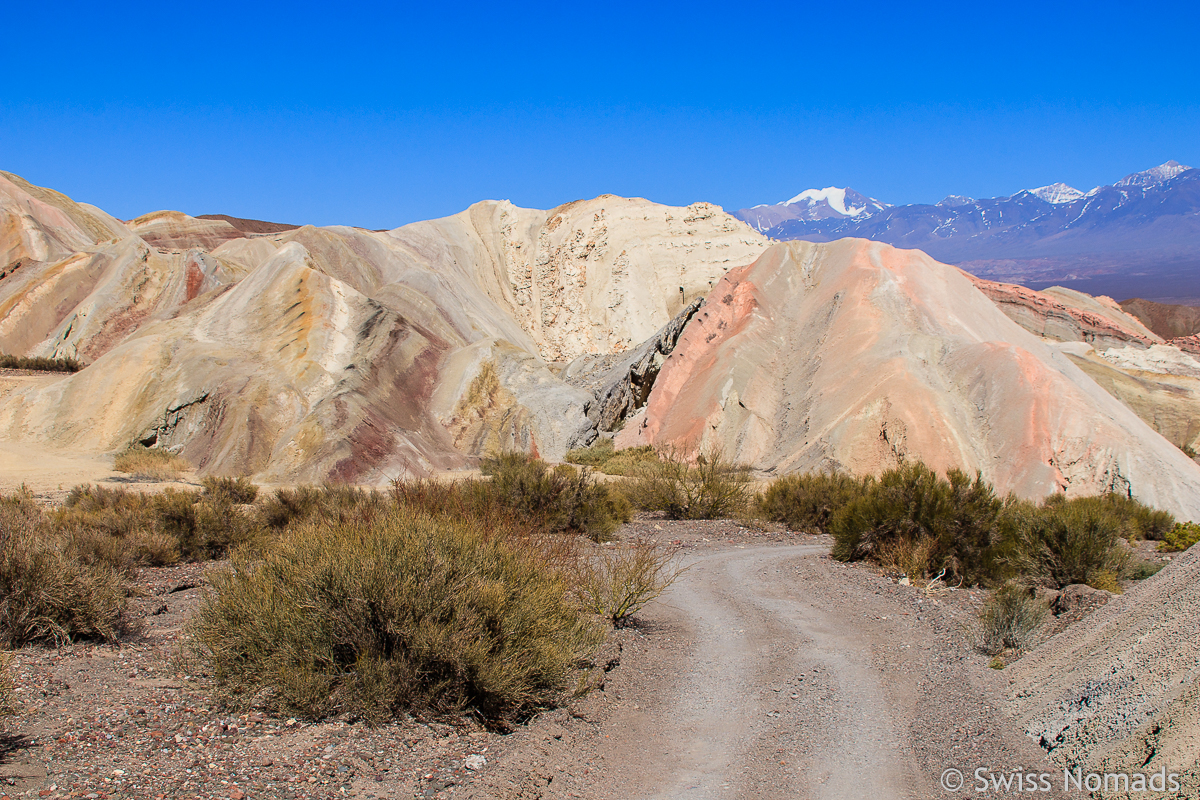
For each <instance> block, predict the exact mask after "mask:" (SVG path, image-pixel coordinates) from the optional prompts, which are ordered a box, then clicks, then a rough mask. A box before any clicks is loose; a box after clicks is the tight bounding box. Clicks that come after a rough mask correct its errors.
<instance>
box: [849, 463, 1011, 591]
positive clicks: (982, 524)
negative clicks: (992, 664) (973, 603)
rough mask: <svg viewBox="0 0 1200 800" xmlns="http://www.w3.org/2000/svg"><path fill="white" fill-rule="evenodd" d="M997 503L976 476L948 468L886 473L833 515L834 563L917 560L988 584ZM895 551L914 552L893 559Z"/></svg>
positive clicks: (911, 466) (916, 466)
mask: <svg viewBox="0 0 1200 800" xmlns="http://www.w3.org/2000/svg"><path fill="white" fill-rule="evenodd" d="M1004 505H1005V504H1004V502H1003V501H1002V500H1000V499H999V498H997V497H996V495H995V492H994V491H993V490H992V487H991V485H990V484H988V483H985V482H984V480H983V478H982V476H981V475H980V474H979V473H976V475H975V478H974V480H972V479H971V478H970V477H969V476H968V475H967V474H966V473H964V472H962V471H960V470H957V469H952V470H950V471H949V472H947V474H946V478H941V477H940V476H939V475H938V474H937V473H935V472H934V471H933V470H931V469H929V467H927V466H925V465H924V464H922V463H920V462H913V463H908V464H903V465H901V466H899V467H897V468H895V469H891V470H888V471H887V472H885V473H883V475H881V476H880V477H879V479H878V480H877V481H874V482H872V483H870V484H868V485H867V487H866V491H865V492H864V493H863V495H862V496H861V497H860V498H858V499H857V500H853V501H851V502H850V503H849V504H848V505H846V506H843V507H842V508H841V509H840V510H839V511H837V512H836V513H835V514H834V516H833V518H832V520H831V521H830V524H829V527H830V530H831V532H832V533H833V535H834V537H835V543H834V547H833V557H834V558H836V559H838V560H840V561H856V560H859V559H870V560H872V561H876V562H877V563H878V562H879V561H880V559H881V558H882V557H884V554H885V553H886V554H887V557H888V558H891V559H896V558H903V559H906V560H907V561H909V562H911V563H917V562H920V561H924V562H925V563H927V564H928V571H930V572H932V571H934V570H942V569H945V570H946V572H947V574H948V576H956V577H959V578H962V579H964V580H974V581H985V582H990V581H992V580H994V564H993V554H994V551H993V546H994V545H995V543H996V542H997V540H998V539H999V536H1000V517H1001V513H1002V512H1003V510H1004ZM901 548H907V549H909V550H914V551H916V552H913V553H910V554H908V555H904V556H899V555H898V552H899V550H900V549H901Z"/></svg>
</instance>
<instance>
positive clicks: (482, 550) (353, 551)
mask: <svg viewBox="0 0 1200 800" xmlns="http://www.w3.org/2000/svg"><path fill="white" fill-rule="evenodd" d="M528 541H529V540H522V539H519V538H517V537H512V536H505V535H504V534H503V532H496V531H489V530H487V529H486V528H485V527H484V526H481V525H478V524H477V523H475V522H474V521H472V520H470V519H450V518H448V517H445V516H440V517H435V516H430V515H428V514H426V513H424V512H422V511H420V510H419V509H414V508H412V507H409V506H405V505H400V504H396V505H392V506H391V507H390V508H388V509H386V510H384V511H382V512H381V513H378V514H375V515H373V516H369V517H364V518H362V519H359V520H355V521H350V522H345V523H337V524H334V523H330V522H327V521H320V520H318V521H312V522H309V523H305V524H302V525H300V526H299V527H298V528H295V529H293V530H291V531H288V532H287V533H285V534H284V535H283V536H282V537H281V538H280V539H279V540H278V541H277V542H276V543H275V544H274V545H273V546H272V547H271V548H270V549H269V550H268V551H267V552H266V554H265V557H264V558H262V559H261V560H251V559H249V558H248V557H247V556H246V555H245V554H241V555H237V556H235V557H234V560H233V568H232V569H231V570H229V571H227V572H224V573H221V574H218V575H216V576H215V577H214V579H213V592H212V593H211V594H210V595H209V596H208V597H207V599H206V600H205V602H204V604H203V606H202V608H201V609H200V611H199V613H198V615H197V617H196V619H195V621H194V624H193V625H192V635H193V638H194V642H195V644H196V648H197V655H198V656H199V657H200V659H201V660H202V661H203V662H204V663H205V664H207V665H208V667H209V669H210V670H211V672H212V675H213V677H214V679H215V680H216V682H217V684H218V685H219V686H220V687H222V690H223V692H224V693H225V695H226V697H227V698H228V699H229V700H230V701H231V702H233V703H234V704H236V705H241V706H249V705H251V704H252V703H262V702H265V703H266V704H267V705H268V706H270V707H273V708H275V709H277V710H279V711H283V712H286V713H290V714H299V715H304V716H306V717H310V718H324V717H328V716H331V715H337V714H349V715H351V716H354V717H361V718H365V719H367V720H370V721H379V720H382V719H385V718H387V717H389V716H391V715H393V714H395V713H396V712H398V711H400V710H402V709H411V708H427V709H432V710H435V711H444V710H452V709H458V708H462V707H464V706H467V705H471V706H474V707H475V708H477V709H479V710H480V711H482V712H483V713H484V714H486V715H488V716H491V717H494V718H514V717H520V716H523V715H524V714H526V713H527V712H528V711H530V710H532V709H533V708H536V707H538V706H540V705H544V704H549V703H553V702H555V701H556V700H557V699H558V697H559V696H560V695H561V693H562V692H563V691H564V690H565V689H566V688H567V679H568V675H569V673H570V670H571V668H572V666H573V665H574V663H575V662H576V660H577V659H578V658H579V657H580V656H581V655H582V654H584V653H585V652H586V651H587V650H589V649H590V648H591V647H593V646H594V645H595V644H596V643H597V641H598V636H599V634H598V630H597V629H596V628H595V627H594V625H593V624H591V623H590V622H588V619H589V618H587V617H586V616H585V615H583V614H582V613H581V610H580V608H579V606H578V604H577V603H575V602H574V601H573V600H572V599H571V591H570V589H571V587H570V585H569V583H568V582H567V580H566V578H565V576H564V574H563V573H562V572H560V571H558V570H555V569H553V568H551V567H550V566H549V565H548V564H547V562H546V561H545V560H544V559H543V558H542V557H541V554H540V552H539V551H538V550H537V549H536V548H534V547H533V546H532V545H530V544H528V543H527V542H528ZM522 542H526V543H524V544H523V543H522Z"/></svg>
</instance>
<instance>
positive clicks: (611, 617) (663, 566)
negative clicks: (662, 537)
mask: <svg viewBox="0 0 1200 800" xmlns="http://www.w3.org/2000/svg"><path fill="white" fill-rule="evenodd" d="M676 556H677V551H676V550H674V549H671V548H666V547H664V546H662V545H660V544H658V543H656V542H651V541H647V540H640V539H639V540H638V541H636V542H633V543H631V544H629V545H628V546H623V547H615V548H605V549H604V550H601V551H600V552H599V553H598V554H597V555H596V556H595V557H594V558H591V559H585V560H584V561H582V562H581V565H580V570H579V575H578V576H577V582H578V585H579V592H580V596H581V597H582V599H583V604H584V607H585V608H586V609H587V610H589V611H591V612H592V613H593V614H597V615H598V616H601V617H603V618H604V619H606V620H607V621H608V622H610V623H611V624H612V625H614V626H616V627H618V628H619V627H623V626H624V625H626V624H628V622H629V620H630V619H632V618H633V615H634V614H636V613H637V612H638V611H640V610H642V609H643V608H644V607H645V606H646V604H647V603H649V602H650V601H652V600H654V599H656V598H658V597H659V596H660V595H661V594H662V593H663V592H665V591H666V590H667V589H668V588H669V587H670V586H671V584H672V583H674V582H675V580H676V579H677V578H678V577H679V575H680V574H681V573H682V572H683V569H684V568H683V567H680V566H679V563H678V560H677V558H676Z"/></svg>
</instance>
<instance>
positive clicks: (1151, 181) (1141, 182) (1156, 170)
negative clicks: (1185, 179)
mask: <svg viewBox="0 0 1200 800" xmlns="http://www.w3.org/2000/svg"><path fill="white" fill-rule="evenodd" d="M1189 169H1191V167H1189V166H1186V165H1184V164H1180V163H1179V162H1178V161H1168V162H1167V163H1165V164H1159V165H1158V166H1157V167H1153V168H1151V169H1144V170H1142V171H1141V172H1135V173H1133V174H1132V175H1126V176H1125V177H1124V178H1122V179H1121V180H1119V181H1117V182H1116V183H1114V184H1113V186H1157V185H1158V184H1160V183H1164V182H1165V181H1169V180H1171V178H1174V177H1175V176H1176V175H1178V174H1179V173H1181V172H1187V171H1188V170H1189Z"/></svg>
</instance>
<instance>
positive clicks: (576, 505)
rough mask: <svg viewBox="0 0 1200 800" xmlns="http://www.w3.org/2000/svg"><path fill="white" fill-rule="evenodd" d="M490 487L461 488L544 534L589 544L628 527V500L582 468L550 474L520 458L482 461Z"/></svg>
mask: <svg viewBox="0 0 1200 800" xmlns="http://www.w3.org/2000/svg"><path fill="white" fill-rule="evenodd" d="M482 470H483V473H484V474H485V475H490V476H491V481H490V483H486V484H484V485H482V486H476V487H464V488H465V489H466V490H467V491H474V492H479V493H480V494H482V495H485V496H486V495H491V496H492V497H493V498H494V500H493V501H492V502H496V503H498V504H500V505H503V506H507V507H508V508H509V509H511V511H512V512H513V513H514V514H515V515H517V517H519V518H520V519H521V520H522V521H523V522H524V523H526V524H528V525H531V526H533V527H534V528H536V529H538V530H541V531H545V532H548V533H557V532H578V533H583V534H586V535H587V536H588V537H590V538H591V539H592V540H593V541H597V542H602V541H606V540H607V539H609V538H610V537H611V536H612V534H613V532H614V531H616V529H617V526H618V525H619V524H620V523H622V522H628V521H629V518H630V513H631V512H630V508H629V503H628V501H627V500H626V499H625V498H624V496H623V495H621V494H620V493H618V492H615V491H613V490H612V489H611V488H610V487H609V486H607V485H605V484H602V483H597V482H596V481H595V480H594V479H593V478H592V476H591V475H590V474H589V473H588V471H587V470H586V469H577V468H575V467H572V466H569V465H563V466H560V467H555V468H554V469H551V468H550V467H548V466H547V465H546V464H545V462H543V461H540V460H538V459H534V458H531V457H529V456H527V455H525V454H524V453H505V454H502V455H498V456H494V457H491V458H486V459H484V460H483V464H482Z"/></svg>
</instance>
